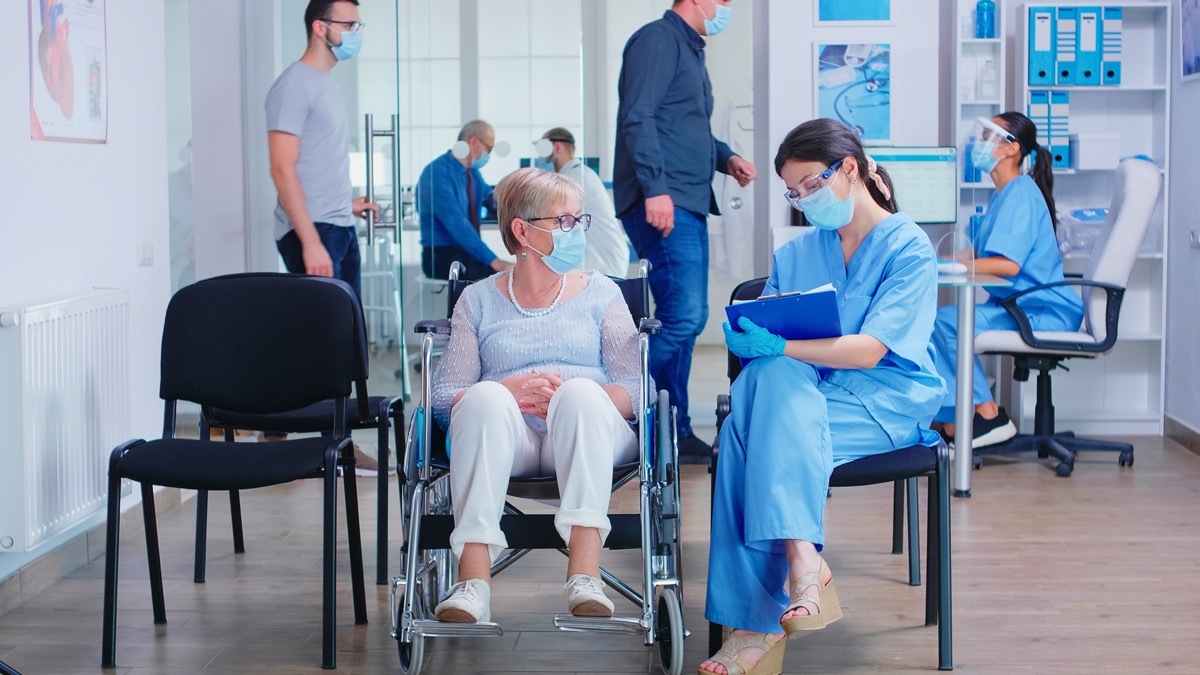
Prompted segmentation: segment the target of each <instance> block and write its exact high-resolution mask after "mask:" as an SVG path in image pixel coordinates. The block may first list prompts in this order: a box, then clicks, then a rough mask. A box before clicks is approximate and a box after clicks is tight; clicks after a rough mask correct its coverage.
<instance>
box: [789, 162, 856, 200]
mask: <svg viewBox="0 0 1200 675" xmlns="http://www.w3.org/2000/svg"><path fill="white" fill-rule="evenodd" d="M841 165H842V160H841V159H839V160H838V161H836V162H834V163H833V165H832V166H830V167H829V168H828V169H825V170H824V171H822V172H821V173H816V174H813V175H811V176H809V177H808V178H805V179H804V180H802V181H800V184H799V185H797V186H796V187H794V188H792V189H790V190H788V191H787V192H785V193H783V196H784V197H785V198H786V199H787V200H788V203H789V204H791V205H792V206H794V207H796V208H800V200H801V199H804V198H805V197H808V196H810V195H812V194H814V193H816V191H817V190H820V189H821V188H823V187H825V186H826V185H827V184H828V183H829V181H830V180H831V179H832V178H833V175H834V173H835V172H836V171H837V168H838V167H839V166H841Z"/></svg>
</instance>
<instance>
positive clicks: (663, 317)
mask: <svg viewBox="0 0 1200 675" xmlns="http://www.w3.org/2000/svg"><path fill="white" fill-rule="evenodd" d="M621 224H622V225H624V226H625V233H626V234H628V235H629V241H630V243H632V244H633V248H634V250H636V251H637V254H638V257H639V258H645V259H646V260H649V261H650V265H651V267H650V292H651V293H652V294H653V295H654V318H656V319H658V320H659V321H661V322H662V333H659V334H657V335H651V336H650V376H651V377H653V378H654V382H655V384H656V385H657V386H658V387H659V388H661V389H666V390H667V393H668V394H670V396H671V403H672V404H673V405H675V407H676V408H677V409H678V417H677V421H678V428H679V435H680V437H683V436H687V435H688V434H690V433H692V418H691V417H690V416H689V415H688V376H689V375H690V374H691V371H692V349H693V348H695V346H696V336H697V335H699V334H700V332H701V331H703V330H704V323H705V322H706V321H707V320H708V219H707V218H705V217H704V216H701V215H700V214H698V213H694V212H692V211H688V210H686V209H681V208H679V207H676V208H675V229H673V230H671V235H670V236H668V237H665V238H664V237H663V236H662V233H661V232H659V231H658V230H656V229H655V228H654V227H653V226H651V225H650V223H648V222H646V207H645V204H639V205H638V206H636V207H634V208H633V210H632V211H630V212H628V213H626V214H625V215H624V216H622V217H621Z"/></svg>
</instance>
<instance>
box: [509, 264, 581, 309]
mask: <svg viewBox="0 0 1200 675" xmlns="http://www.w3.org/2000/svg"><path fill="white" fill-rule="evenodd" d="M514 271H515V270H509V271H508V299H509V300H512V304H513V306H514V307H516V308H517V311H518V312H520V313H521V314H523V315H525V316H528V317H538V316H546V315H547V314H549V313H550V312H552V311H554V308H555V307H556V306H558V301H559V300H562V296H563V291H565V290H566V288H567V275H565V274H564V275H562V281H560V282H559V284H558V295H555V296H554V301H553V302H551V303H550V306H549V307H546V308H545V309H534V310H529V309H525V308H524V307H522V306H521V303H519V302H517V296H516V295H515V294H514V293H513V272H514Z"/></svg>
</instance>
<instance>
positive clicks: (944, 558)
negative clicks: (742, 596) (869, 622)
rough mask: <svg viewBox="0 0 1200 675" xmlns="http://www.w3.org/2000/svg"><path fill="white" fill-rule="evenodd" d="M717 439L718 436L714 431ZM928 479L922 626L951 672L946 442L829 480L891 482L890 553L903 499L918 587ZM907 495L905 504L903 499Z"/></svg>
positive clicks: (724, 403)
mask: <svg viewBox="0 0 1200 675" xmlns="http://www.w3.org/2000/svg"><path fill="white" fill-rule="evenodd" d="M766 282H767V279H766V277H760V278H758V279H751V280H749V281H744V282H742V283H740V284H738V286H737V287H736V288H734V289H733V293H732V294H731V296H730V298H729V301H730V303H733V302H739V301H744V300H753V299H755V298H758V297H759V296H760V295H762V291H763V288H764V287H765V285H766ZM728 364H729V365H728V375H729V382H730V383H732V382H733V381H734V380H735V379H737V376H738V375H739V374H740V373H741V372H742V365H741V361H740V360H739V359H738V358H737V357H736V356H734V355H733V354H731V353H730V354H728ZM732 405H733V403H732V401H731V400H730V398H729V396H728V395H727V394H722V395H721V396H718V397H717V430H718V432H719V431H720V428H721V425H722V424H723V423H724V421H725V418H726V417H728V416H729V413H730V412H731V411H732V409H733V408H732ZM718 436H719V433H718ZM719 457H720V444H719V443H714V444H713V460H712V469H711V471H712V489H713V490H714V491H715V489H716V477H717V463H718V459H719ZM922 476H925V477H928V479H929V492H928V502H929V505H928V508H927V514H928V525H927V527H928V532H929V534H928V539H929V542H928V548H929V550H928V551H927V557H926V565H927V571H926V576H927V577H928V586H927V587H926V589H925V625H926V626H932V625H935V624H936V625H937V626H938V669H939V670H953V669H954V658H953V644H952V624H953V617H952V613H951V593H950V572H951V570H950V458H949V450H948V449H947V447H946V445H945V443H941V442H939V443H938V445H937V446H936V447H927V446H924V445H914V446H911V447H907V448H900V449H898V450H892V451H890V452H885V453H881V454H878V455H873V456H871V457H863V458H862V459H857V460H855V461H853V462H849V463H846V464H843V465H841V466H839V467H837V468H836V469H834V470H833V474H832V475H831V476H830V478H829V486H830V487H831V488H835V487H836V488H841V487H857V486H860V485H877V484H879V483H893V485H894V493H893V494H894V502H893V509H892V552H893V553H900V552H901V551H902V547H903V536H902V531H903V527H904V525H903V521H904V518H903V514H904V512H905V510H906V509H905V506H904V504H905V502H906V501H907V503H908V507H907V513H908V525H909V528H908V532H909V537H908V541H909V583H910V584H911V585H914V586H916V585H919V584H920V572H919V566H920V558H919V553H918V546H919V541H920V539H919V535H918V532H917V508H918V505H917V483H916V481H917V478H919V477H922ZM906 495H907V500H906ZM721 632H722V631H721V626H720V625H718V624H715V623H711V622H710V623H709V632H708V644H709V653H716V652H717V650H719V649H720V648H721Z"/></svg>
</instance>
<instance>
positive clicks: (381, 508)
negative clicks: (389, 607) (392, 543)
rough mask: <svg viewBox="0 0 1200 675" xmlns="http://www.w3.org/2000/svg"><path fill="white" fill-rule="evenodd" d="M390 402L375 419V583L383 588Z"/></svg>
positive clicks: (386, 540) (384, 580) (386, 535)
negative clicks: (376, 475) (377, 423)
mask: <svg viewBox="0 0 1200 675" xmlns="http://www.w3.org/2000/svg"><path fill="white" fill-rule="evenodd" d="M390 412H391V411H390V410H388V402H387V401H382V402H380V404H379V410H377V411H376V412H375V419H376V420H377V421H378V422H379V427H378V432H379V433H378V436H377V439H378V448H379V451H378V455H379V458H378V461H379V486H378V493H377V494H376V495H375V497H376V499H375V583H376V585H379V586H383V585H386V584H387V562H388V550H387V549H388V547H387V543H388V499H387V493H388V462H389V460H390V459H391V457H390V454H391V453H390V451H389V448H388V425H389V424H390V423H392V418H391V416H390V415H389V413H390Z"/></svg>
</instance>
